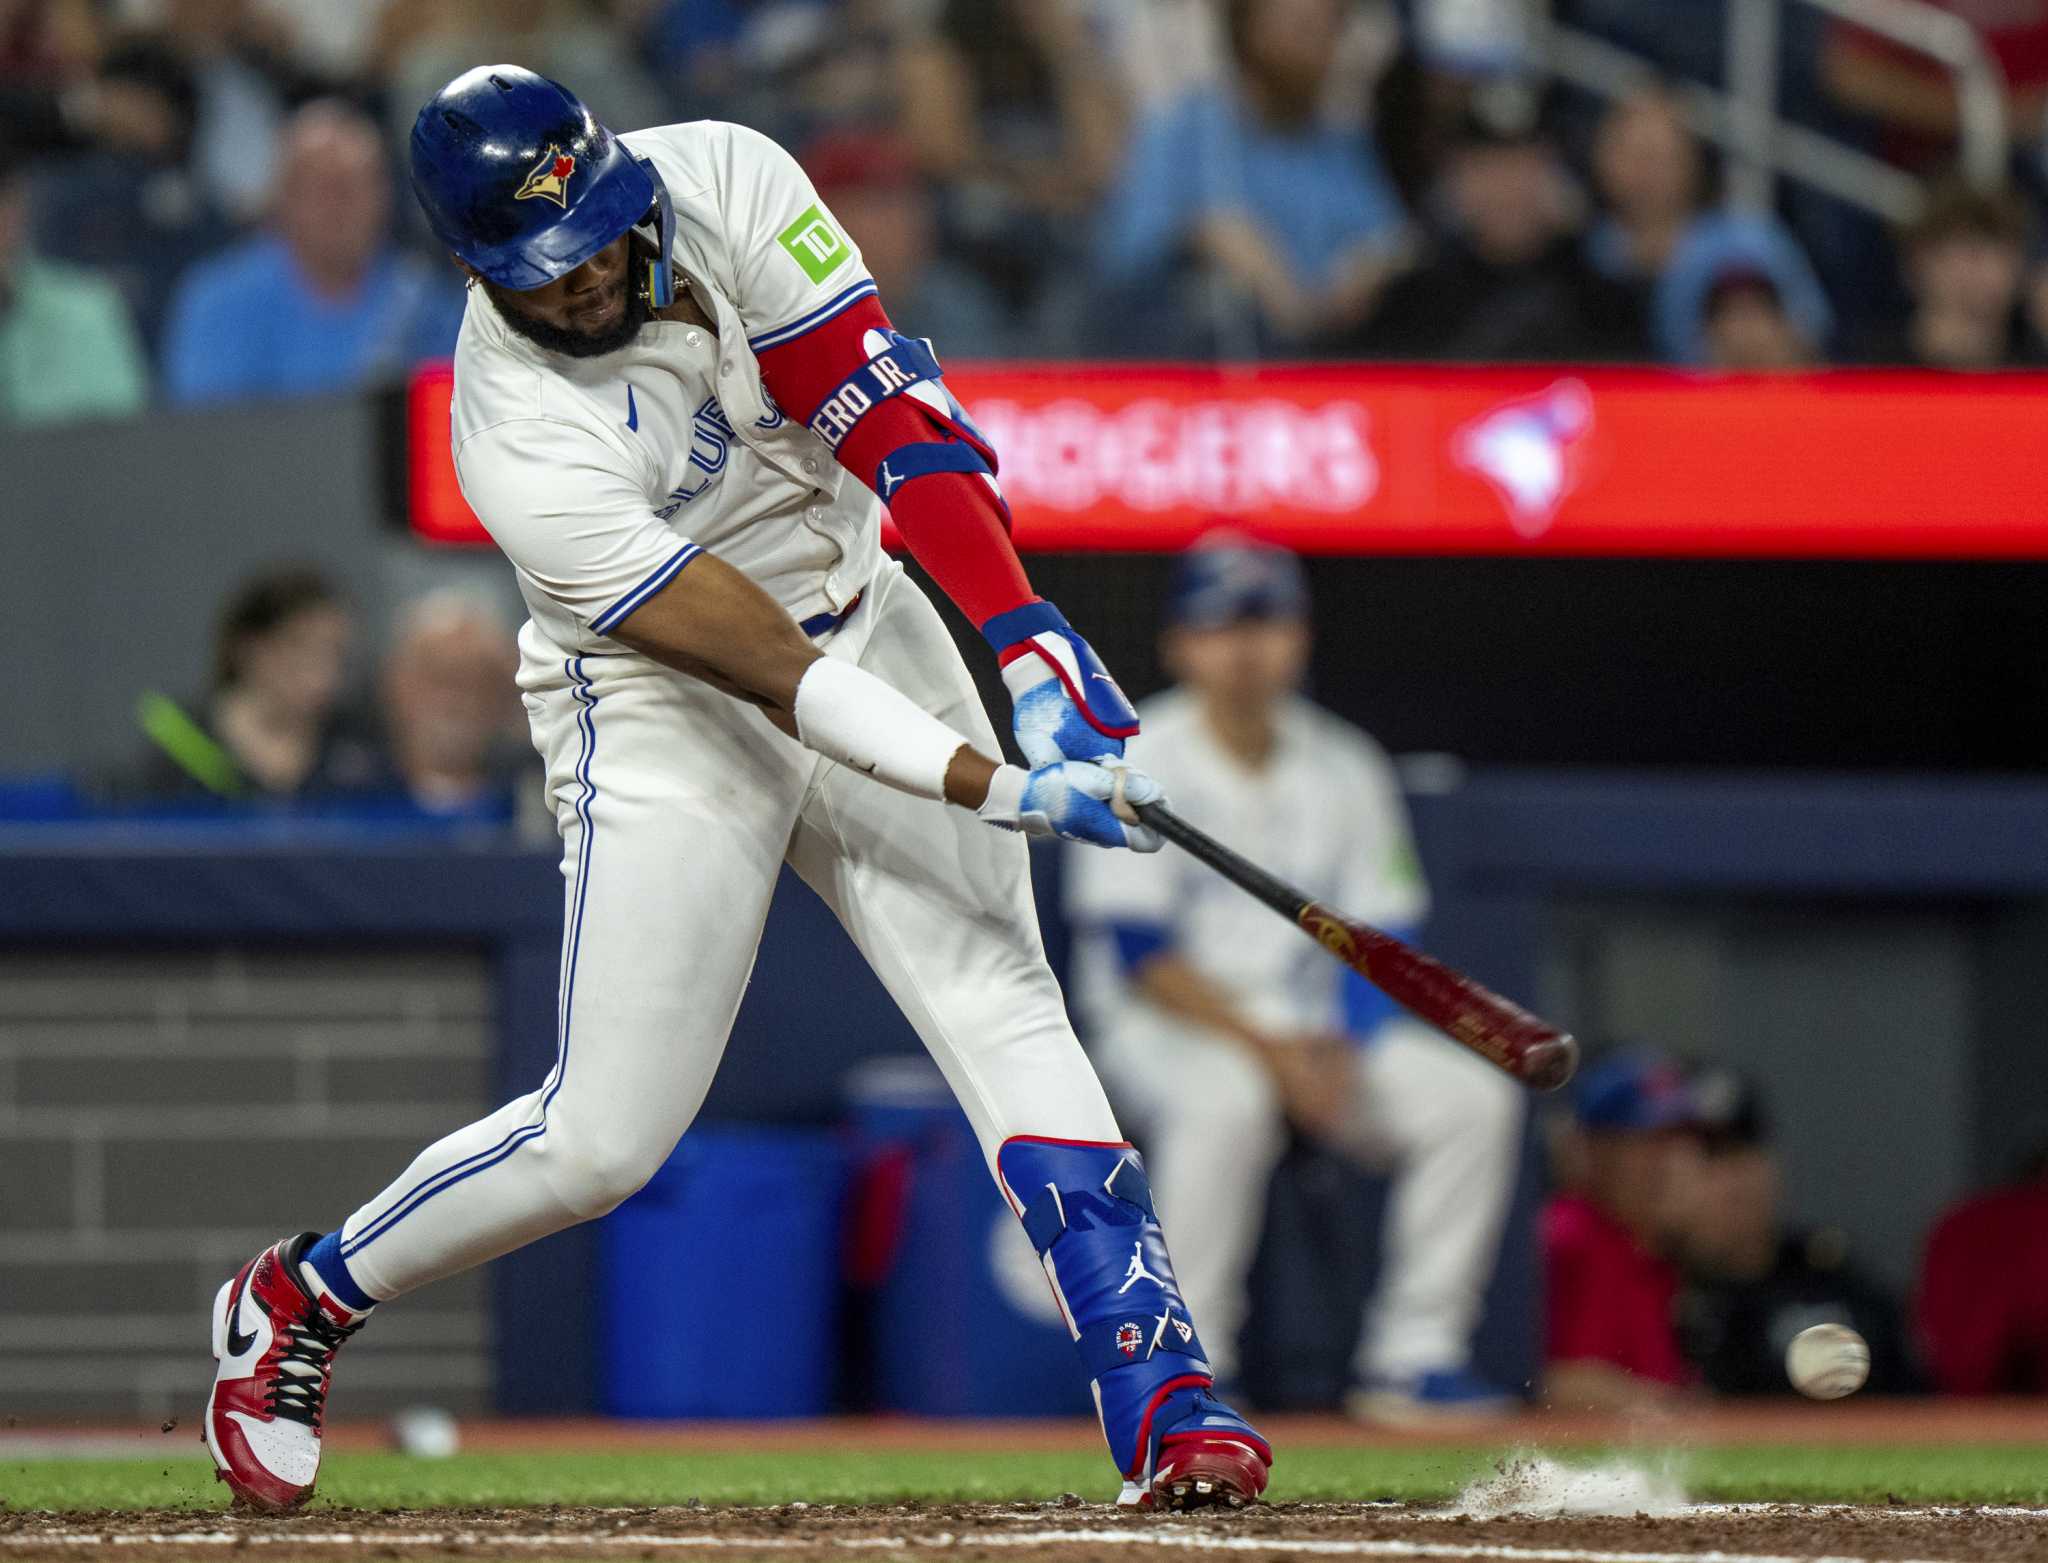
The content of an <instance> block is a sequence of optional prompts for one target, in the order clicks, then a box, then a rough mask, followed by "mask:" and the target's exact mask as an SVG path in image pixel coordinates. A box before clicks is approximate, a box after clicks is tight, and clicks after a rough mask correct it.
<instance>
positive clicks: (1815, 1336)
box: [1785, 1324, 1870, 1400]
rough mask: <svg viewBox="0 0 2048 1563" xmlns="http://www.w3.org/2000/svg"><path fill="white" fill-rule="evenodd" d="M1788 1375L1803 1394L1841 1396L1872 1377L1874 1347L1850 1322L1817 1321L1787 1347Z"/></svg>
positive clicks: (1833, 1397)
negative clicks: (1827, 1322) (1865, 1340)
mask: <svg viewBox="0 0 2048 1563" xmlns="http://www.w3.org/2000/svg"><path fill="white" fill-rule="evenodd" d="M1785 1376H1786V1377H1787V1378H1789V1379H1791V1380H1792V1387H1793V1388H1794V1389H1796V1390H1798V1391H1799V1393H1800V1394H1802V1395H1807V1396H1810V1397H1811V1398H1813V1399H1815V1400H1840V1399H1841V1398H1842V1397H1843V1396H1844V1395H1853V1394H1855V1393H1856V1391H1857V1390H1859V1389H1861V1388H1862V1387H1863V1381H1864V1380H1865V1379H1867V1378H1869V1377H1870V1347H1869V1346H1868V1345H1866V1344H1865V1343H1864V1340H1863V1337H1862V1336H1861V1335H1858V1334H1857V1333H1856V1332H1855V1331H1854V1330H1852V1329H1850V1328H1849V1326H1848V1325H1846V1324H1816V1325H1814V1326H1812V1327H1811V1328H1810V1329H1804V1330H1801V1331H1800V1332H1799V1333H1798V1334H1797V1335H1795V1336H1793V1337H1792V1344H1791V1345H1790V1346H1787V1347H1786V1348H1785Z"/></svg>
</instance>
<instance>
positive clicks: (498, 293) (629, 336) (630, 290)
mask: <svg viewBox="0 0 2048 1563" xmlns="http://www.w3.org/2000/svg"><path fill="white" fill-rule="evenodd" d="M484 286H485V287H487V288H490V293H491V300H492V302H493V303H495V304H496V305H497V306H498V313H499V314H500V315H502V316H504V318H505V324H506V325H508V326H510V327H511V328H512V329H513V330H514V331H517V332H518V333H519V334H520V335H521V336H523V337H525V338H526V340H527V341H529V342H531V343H533V344H534V345H535V346H536V347H544V348H546V349H547V350H548V351H549V352H551V353H562V354H565V355H567V356H568V357H570V358H602V357H603V356H604V355H605V354H606V353H616V352H617V351H618V350H619V349H620V348H622V347H625V346H627V345H628V344H629V343H631V342H632V340H633V338H635V337H637V336H638V335H639V334H640V328H641V327H642V326H644V325H646V324H647V322H648V321H649V320H650V319H651V318H653V311H652V310H651V309H650V308H649V307H648V303H647V295H646V294H645V293H644V292H642V291H641V290H640V289H639V288H636V287H634V286H633V284H632V282H631V281H630V280H629V281H627V283H626V285H625V287H626V307H625V310H624V311H623V312H622V313H621V314H620V316H619V323H618V324H617V325H615V326H611V327H609V328H607V329H606V330H604V331H601V332H596V333H592V332H589V331H575V330H570V329H568V328H566V327H563V326H557V325H550V324H549V323H548V322H547V321H545V320H535V319H534V318H533V317H532V316H531V315H528V314H526V313H524V312H523V311H522V310H521V309H520V308H519V305H518V303H517V302H516V299H517V295H516V294H515V295H513V296H512V297H511V298H508V297H507V290H506V289H503V288H498V287H492V286H491V284H490V283H485V284H484Z"/></svg>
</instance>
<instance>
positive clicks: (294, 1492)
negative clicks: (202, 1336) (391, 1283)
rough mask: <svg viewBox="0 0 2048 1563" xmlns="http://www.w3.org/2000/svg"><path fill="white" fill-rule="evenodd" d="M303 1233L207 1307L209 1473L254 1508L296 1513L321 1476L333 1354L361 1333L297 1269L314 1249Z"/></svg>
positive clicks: (253, 1265) (265, 1255)
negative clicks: (212, 1366) (214, 1366)
mask: <svg viewBox="0 0 2048 1563" xmlns="http://www.w3.org/2000/svg"><path fill="white" fill-rule="evenodd" d="M318 1237H319V1234H318V1233H316V1232H301V1233H300V1234H299V1235H298V1236H297V1237H288V1238H286V1239H284V1240H283V1241H282V1242H279V1243H273V1244H272V1245H271V1246H270V1247H268V1248H266V1249H264V1250H263V1252H262V1253H260V1254H258V1255H257V1256H256V1257H255V1258H254V1259H252V1260H250V1261H249V1262H248V1263H247V1264H245V1265H244V1266H242V1269H241V1273H240V1274H238V1275H236V1276H235V1278H234V1279H233V1280H231V1281H229V1282H228V1283H227V1284H226V1285H224V1286H222V1287H221V1289H220V1293H219V1295H218V1296H216V1297H215V1298H214V1300H213V1357H214V1360H215V1361H216V1362H218V1363H219V1364H220V1367H219V1369H218V1370H216V1372H215V1373H214V1376H213V1393H212V1394H210V1395H209V1396H207V1399H206V1447H207V1450H208V1451H209V1452H210V1453H211V1454H212V1455H213V1463H214V1466H215V1468H216V1474H217V1475H218V1477H219V1479H220V1480H221V1481H224V1482H226V1483H227V1484H228V1486H229V1488H230V1489H231V1490H232V1491H233V1492H234V1495H235V1496H236V1497H237V1498H239V1499H241V1500H242V1501H243V1502H244V1503H249V1504H253V1505H255V1506H256V1507H257V1508H259V1509H270V1510H283V1509H290V1508H294V1507H296V1506H297V1505H299V1504H301V1503H304V1502H305V1501H306V1499H307V1498H309V1497H311V1496H312V1492H313V1481H314V1478H315V1477H317V1476H318V1475H319V1474H320V1422H321V1418H322V1417H323V1416H324V1415H325V1414H326V1411H327V1385H328V1379H329V1375H330V1373H331V1372H332V1370H333V1366H334V1354H335V1352H337V1351H339V1350H340V1349H341V1344H342V1342H343V1341H345V1340H347V1339H348V1338H349V1337H350V1336H351V1335H353V1334H355V1332H356V1331H357V1330H359V1329H361V1328H362V1324H363V1320H364V1319H366V1318H368V1317H369V1315H368V1313H367V1312H364V1313H356V1312H353V1311H352V1310H350V1309H349V1308H347V1307H345V1306H343V1304H342V1303H341V1301H340V1300H339V1299H338V1298H336V1297H335V1296H334V1295H333V1294H332V1293H330V1292H329V1291H328V1290H327V1288H326V1287H325V1286H323V1285H321V1284H320V1279H319V1277H318V1276H317V1275H315V1274H313V1273H311V1272H310V1271H308V1270H307V1269H306V1267H305V1266H304V1265H302V1264H301V1263H300V1262H299V1261H300V1259H301V1258H302V1257H303V1256H304V1254H305V1252H306V1250H307V1249H308V1248H309V1247H311V1246H312V1244H313V1243H314V1242H316V1241H317V1240H318Z"/></svg>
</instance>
